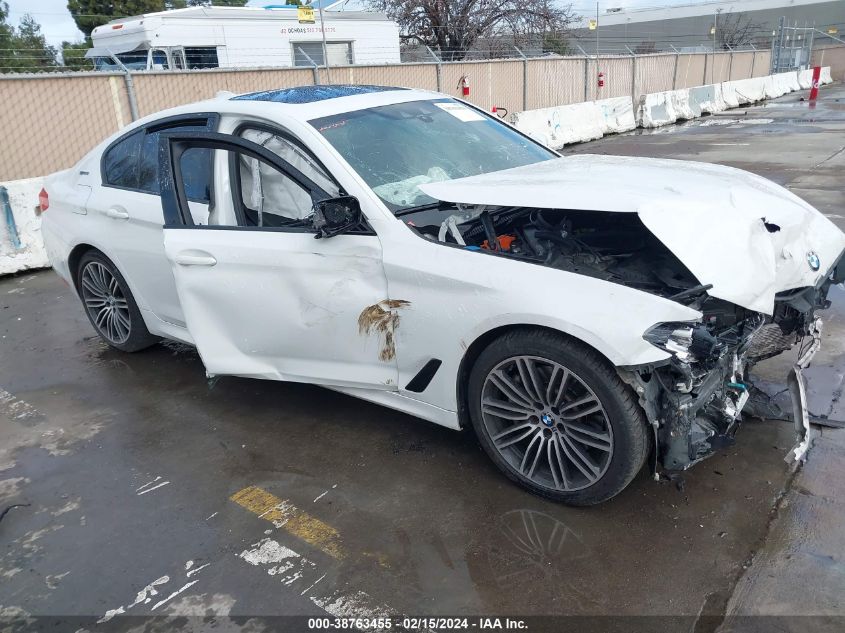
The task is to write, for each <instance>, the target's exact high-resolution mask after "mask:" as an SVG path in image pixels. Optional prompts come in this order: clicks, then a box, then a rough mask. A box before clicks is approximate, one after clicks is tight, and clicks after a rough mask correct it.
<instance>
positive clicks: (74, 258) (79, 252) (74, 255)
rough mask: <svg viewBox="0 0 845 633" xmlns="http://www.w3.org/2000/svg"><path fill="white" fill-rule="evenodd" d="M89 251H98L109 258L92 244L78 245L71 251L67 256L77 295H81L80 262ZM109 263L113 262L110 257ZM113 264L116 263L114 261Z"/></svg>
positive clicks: (68, 267)
mask: <svg viewBox="0 0 845 633" xmlns="http://www.w3.org/2000/svg"><path fill="white" fill-rule="evenodd" d="M88 251H97V252H98V253H100V254H102V255H103V256H104V257H109V256H108V255H106V254H105V253H103V251H101V250H100V249H99V248H97V247H96V246H92V245H91V244H87V243H82V244H77V245H76V246H74V247H73V248H72V249H71V251H70V253H69V254H68V256H67V269H68V272H69V273H70V278H71V280H73V288H74V290H76V292H77V294H78V293H79V262H81V261H82V257H83V255H85V253H87V252H88ZM109 261H112V259H111V258H110V257H109ZM112 263H114V262H113V261H112Z"/></svg>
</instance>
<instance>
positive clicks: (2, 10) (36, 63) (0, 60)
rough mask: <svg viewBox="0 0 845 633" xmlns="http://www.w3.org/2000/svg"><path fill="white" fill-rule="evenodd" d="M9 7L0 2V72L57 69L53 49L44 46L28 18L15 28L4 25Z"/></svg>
mask: <svg viewBox="0 0 845 633" xmlns="http://www.w3.org/2000/svg"><path fill="white" fill-rule="evenodd" d="M8 16H9V5H8V4H7V3H6V2H0V72H38V71H40V70H48V69H52V68H55V67H56V64H57V62H56V49H55V48H53V47H52V46H49V45H48V44H47V40H46V39H45V38H44V34H43V33H41V25H40V24H38V22H36V21H35V18H33V17H32V16H31V15H29V14H26V15H24V16H23V17H22V18H21V21H20V24H19V25H18V28H17V29H15V28H14V27H12V26H11V25H9V24H8V23H7V22H6V19H7V17H8Z"/></svg>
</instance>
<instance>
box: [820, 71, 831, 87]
mask: <svg viewBox="0 0 845 633" xmlns="http://www.w3.org/2000/svg"><path fill="white" fill-rule="evenodd" d="M819 83H820V84H821V85H822V86H826V85H827V84H832V83H833V77H832V76H831V75H830V66H823V67H822V74H821V77H820V78H819Z"/></svg>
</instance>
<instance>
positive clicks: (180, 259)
mask: <svg viewBox="0 0 845 633" xmlns="http://www.w3.org/2000/svg"><path fill="white" fill-rule="evenodd" d="M174 261H175V262H176V263H177V264H179V265H180V266H214V264H216V263H217V260H216V259H214V257H212V256H211V255H210V254H208V253H179V254H178V255H177V256H176V258H175V260H174Z"/></svg>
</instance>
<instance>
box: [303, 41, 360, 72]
mask: <svg viewBox="0 0 845 633" xmlns="http://www.w3.org/2000/svg"><path fill="white" fill-rule="evenodd" d="M326 54H327V55H328V58H329V64H330V65H331V66H346V65H349V64H352V42H328V43H327V44H326ZM293 64H294V66H307V67H311V66H325V65H326V62H325V58H324V57H323V43H322V42H294V43H293Z"/></svg>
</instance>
